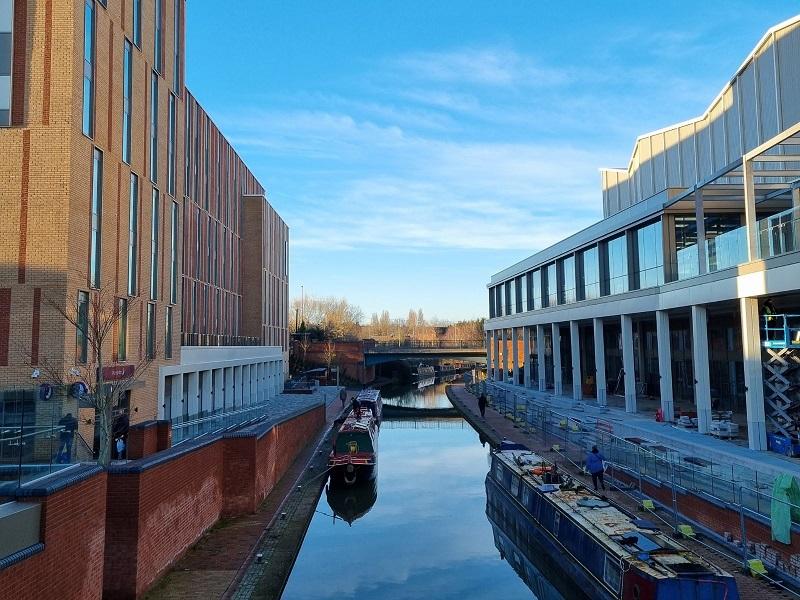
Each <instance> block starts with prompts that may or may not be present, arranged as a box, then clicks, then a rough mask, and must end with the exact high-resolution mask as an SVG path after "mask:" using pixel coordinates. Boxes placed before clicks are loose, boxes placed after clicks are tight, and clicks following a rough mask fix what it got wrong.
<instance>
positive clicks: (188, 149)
mask: <svg viewBox="0 0 800 600" xmlns="http://www.w3.org/2000/svg"><path fill="white" fill-rule="evenodd" d="M183 138H184V139H183V143H184V146H185V148H184V158H183V161H184V163H185V164H186V172H185V173H184V175H183V195H184V196H191V191H190V189H189V182H190V181H191V176H192V101H191V98H190V97H189V94H186V124H185V125H184V129H183Z"/></svg>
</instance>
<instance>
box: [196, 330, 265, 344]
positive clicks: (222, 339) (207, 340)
mask: <svg viewBox="0 0 800 600" xmlns="http://www.w3.org/2000/svg"><path fill="white" fill-rule="evenodd" d="M261 345H262V343H261V338H257V337H250V336H242V335H216V334H211V333H181V346H261Z"/></svg>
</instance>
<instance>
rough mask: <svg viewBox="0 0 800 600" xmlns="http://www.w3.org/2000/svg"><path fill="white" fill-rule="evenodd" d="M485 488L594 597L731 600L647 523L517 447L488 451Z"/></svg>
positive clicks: (721, 578) (719, 576)
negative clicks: (523, 517)
mask: <svg viewBox="0 0 800 600" xmlns="http://www.w3.org/2000/svg"><path fill="white" fill-rule="evenodd" d="M491 456H492V466H491V469H490V470H489V474H488V475H487V487H488V486H489V485H491V484H494V485H495V486H496V487H497V488H498V490H502V492H503V494H504V495H505V498H506V499H507V501H508V502H510V503H512V504H514V505H515V506H516V508H517V509H518V510H520V511H523V512H524V513H525V514H527V515H528V516H529V517H530V518H531V520H532V521H533V522H532V523H531V527H529V528H528V529H527V530H526V532H525V533H526V535H528V536H529V537H530V536H533V537H534V538H535V540H536V542H537V543H539V544H541V545H542V546H544V548H545V551H546V553H547V554H549V555H551V556H552V557H553V558H554V559H555V560H557V561H558V562H559V564H561V565H562V567H563V569H564V570H565V571H567V572H568V573H569V576H570V578H571V579H573V580H574V581H575V583H576V584H577V585H578V586H579V587H580V588H581V589H583V590H584V592H586V593H587V594H588V595H589V597H590V598H593V599H603V600H606V599H610V598H626V599H628V598H636V599H637V600H655V599H657V598H658V599H662V598H687V599H700V598H702V599H704V600H705V599H707V600H722V599H723V598H724V599H726V600H738V598H739V594H738V591H737V588H736V581H735V580H734V578H733V577H732V576H731V575H730V574H729V573H726V572H725V571H723V570H722V569H720V568H718V567H716V566H715V565H713V564H711V563H709V562H708V561H706V560H704V559H703V558H701V557H700V556H698V555H696V554H695V553H694V552H692V551H690V550H689V549H688V548H686V547H685V546H683V545H682V544H680V543H679V542H677V541H675V540H673V539H671V538H670V537H668V536H666V535H664V534H663V533H662V532H660V531H658V529H657V528H656V527H655V526H654V525H653V524H652V523H649V522H648V521H646V520H644V519H637V518H636V517H634V516H632V515H630V514H628V513H625V512H623V511H622V510H621V509H620V508H617V507H615V506H612V505H611V504H610V503H609V502H607V501H605V500H604V499H602V498H600V497H599V496H597V495H596V494H594V493H592V492H590V491H589V490H587V489H586V488H585V487H583V486H582V485H581V484H579V483H577V482H572V481H571V480H570V479H569V477H568V476H564V477H562V476H561V475H560V474H556V473H555V472H554V471H553V465H552V464H551V463H549V462H547V461H545V460H544V459H543V458H542V457H540V456H538V455H537V454H535V453H533V452H531V451H530V450H528V449H527V448H525V447H524V446H519V445H515V444H512V445H507V444H503V445H501V448H500V450H499V451H496V452H493V453H492V455H491Z"/></svg>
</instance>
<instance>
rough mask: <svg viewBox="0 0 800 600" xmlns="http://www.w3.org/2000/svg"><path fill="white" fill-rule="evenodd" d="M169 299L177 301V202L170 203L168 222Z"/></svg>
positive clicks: (174, 302) (175, 302)
mask: <svg viewBox="0 0 800 600" xmlns="http://www.w3.org/2000/svg"><path fill="white" fill-rule="evenodd" d="M169 237H170V257H169V301H170V302H171V303H172V304H177V303H178V203H177V202H173V203H172V222H171V224H170V236H169Z"/></svg>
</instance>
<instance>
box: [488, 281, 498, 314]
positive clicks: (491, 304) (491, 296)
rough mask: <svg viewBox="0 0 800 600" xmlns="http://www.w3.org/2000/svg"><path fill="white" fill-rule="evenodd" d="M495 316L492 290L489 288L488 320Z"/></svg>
mask: <svg viewBox="0 0 800 600" xmlns="http://www.w3.org/2000/svg"><path fill="white" fill-rule="evenodd" d="M496 316H497V315H496V314H495V312H494V288H489V318H490V319H494V318H495V317H496Z"/></svg>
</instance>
